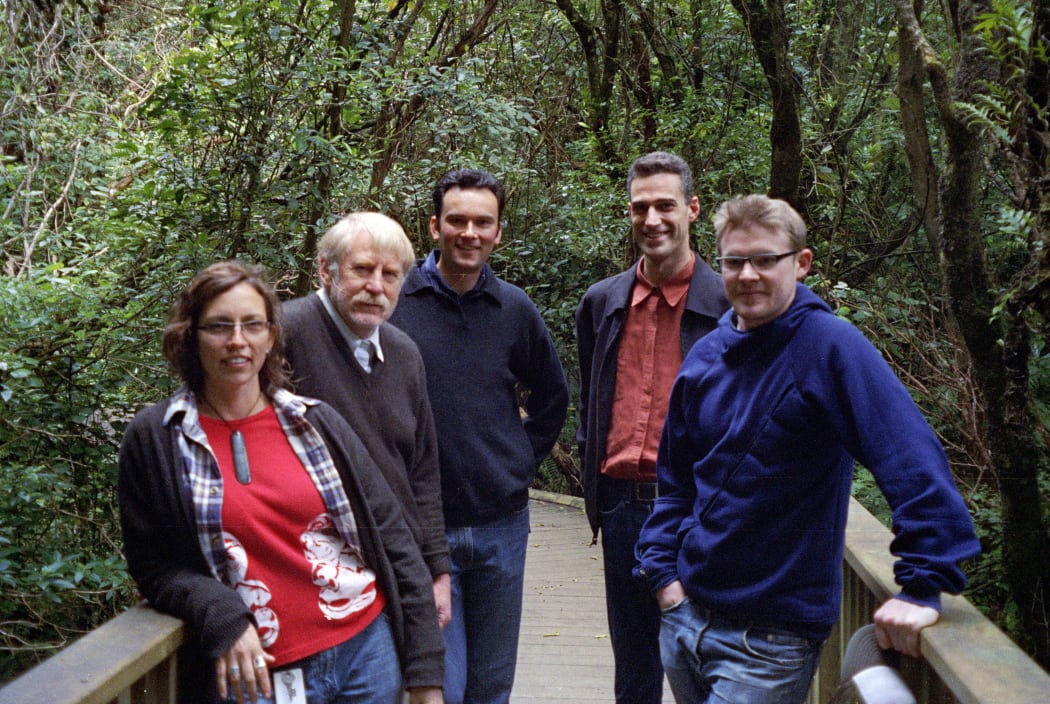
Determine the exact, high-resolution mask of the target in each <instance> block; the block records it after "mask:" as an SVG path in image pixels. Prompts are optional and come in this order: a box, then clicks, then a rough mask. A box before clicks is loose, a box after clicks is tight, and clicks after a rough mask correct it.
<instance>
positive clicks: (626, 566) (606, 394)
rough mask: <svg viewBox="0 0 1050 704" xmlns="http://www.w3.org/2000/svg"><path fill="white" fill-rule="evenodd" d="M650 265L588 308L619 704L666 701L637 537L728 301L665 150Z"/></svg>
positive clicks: (687, 193)
mask: <svg viewBox="0 0 1050 704" xmlns="http://www.w3.org/2000/svg"><path fill="white" fill-rule="evenodd" d="M627 193H628V196H629V198H630V203H629V204H628V215H629V216H630V219H631V232H632V236H633V237H634V241H635V243H636V244H637V245H638V248H639V250H641V253H642V257H641V259H640V260H639V261H638V263H637V264H636V265H634V266H632V267H631V268H630V269H628V270H627V271H625V272H623V273H621V274H617V275H616V276H612V277H610V278H608V279H605V280H603V281H600V282H598V283H596V284H594V285H593V286H591V287H590V289H588V291H587V293H586V294H584V296H583V299H582V300H581V301H580V305H579V307H578V308H577V309H576V339H577V347H578V351H579V359H580V406H579V408H580V424H579V428H578V430H577V433H576V442H577V445H578V446H579V451H580V457H581V459H582V462H583V470H582V474H583V485H584V497H585V500H586V506H587V517H588V519H589V520H590V523H591V528H592V529H593V530H594V535H595V539H597V536H598V533H599V531H600V532H601V535H602V556H603V560H604V565H605V597H606V608H607V614H608V619H609V634H610V637H611V640H612V647H613V656H614V658H615V660H616V684H615V692H616V701H617V702H618V703H619V704H650V703H653V704H658V703H659V702H660V700H661V695H662V691H663V668H662V666H661V665H660V647H659V634H660V613H659V609H658V608H657V604H656V600H655V599H654V598H653V596H652V594H651V593H650V591H649V589H648V586H647V585H646V584H644V583H643V582H642V581H640V580H638V579H637V578H635V577H633V576H632V574H631V570H632V569H633V568H634V566H635V565H636V564H637V560H636V559H635V555H634V548H635V544H636V543H637V541H638V533H639V531H640V530H641V527H642V524H643V523H644V522H645V519H646V518H647V517H648V515H649V512H650V511H651V510H652V505H653V499H654V498H655V497H656V452H657V447H658V445H659V442H660V432H661V430H662V429H663V424H664V418H665V416H666V414H667V403H668V399H669V396H670V392H671V385H672V383H673V382H674V379H675V376H676V374H677V373H678V367H679V366H680V365H681V363H682V360H683V359H684V358H685V354H686V352H688V351H689V348H690V347H692V346H693V343H694V342H696V341H697V340H698V339H700V337H702V336H703V335H705V334H707V333H708V332H710V331H711V330H713V329H714V328H715V326H716V325H717V323H718V319H719V317H720V316H721V315H722V313H723V312H725V310H726V309H727V308H728V305H729V304H728V302H727V301H726V299H725V294H724V290H723V287H722V282H721V279H720V278H719V276H718V275H717V274H715V273H714V271H712V270H711V267H710V266H708V265H707V263H706V262H704V261H703V260H702V259H701V258H700V257H699V256H698V255H696V254H695V253H694V252H693V250H692V248H691V247H690V242H689V227H690V225H691V224H692V223H693V221H694V220H696V218H697V216H698V215H699V214H700V201H699V199H698V198H697V197H696V195H694V194H693V178H692V172H691V171H690V169H689V165H688V164H687V163H686V162H685V161H684V160H682V159H681V158H680V157H677V156H675V155H673V154H668V153H666V152H653V153H651V154H647V155H645V156H643V157H640V158H638V159H637V160H635V162H634V163H633V164H632V165H631V168H630V170H629V171H628V172H627Z"/></svg>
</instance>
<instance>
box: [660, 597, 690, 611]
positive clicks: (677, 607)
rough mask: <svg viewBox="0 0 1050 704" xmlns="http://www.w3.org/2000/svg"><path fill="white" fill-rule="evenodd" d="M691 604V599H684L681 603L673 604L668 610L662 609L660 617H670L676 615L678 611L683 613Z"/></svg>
mask: <svg viewBox="0 0 1050 704" xmlns="http://www.w3.org/2000/svg"><path fill="white" fill-rule="evenodd" d="M689 603H690V602H689V597H688V596H686V597H683V598H682V600H681V601H677V602H675V603H673V604H671V605H670V606H668V607H667V608H666V609H660V615H661V616H670V615H672V614H674V613H675V612H676V611H681V610H682V609H683V608H684V607H686V606H688V605H689Z"/></svg>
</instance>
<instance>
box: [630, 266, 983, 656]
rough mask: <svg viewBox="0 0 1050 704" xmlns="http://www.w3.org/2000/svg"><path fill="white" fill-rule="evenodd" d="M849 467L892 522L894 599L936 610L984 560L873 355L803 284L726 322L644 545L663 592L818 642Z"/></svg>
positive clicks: (700, 370) (680, 422)
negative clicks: (755, 315) (743, 321)
mask: <svg viewBox="0 0 1050 704" xmlns="http://www.w3.org/2000/svg"><path fill="white" fill-rule="evenodd" d="M854 460H856V461H858V462H860V463H861V464H863V465H864V466H866V467H867V468H868V469H870V470H871V472H872V474H873V475H874V476H875V479H876V481H877V482H878V484H879V487H880V488H881V489H882V492H883V494H884V495H885V496H886V499H887V501H888V502H889V505H890V507H891V508H892V509H893V526H892V528H893V532H894V535H895V537H894V539H893V541H892V543H891V545H890V550H891V552H892V553H893V554H894V555H896V556H897V557H898V558H899V559H898V561H897V562H896V563H895V565H894V572H895V575H896V579H897V582H898V583H899V584H900V586H901V594H900V598H902V599H904V600H906V601H910V602H912V603H917V604H922V605H926V606H932V607H934V608H939V606H940V593H941V592H950V593H958V592H959V591H960V590H962V588H963V587H964V586H965V584H966V579H965V577H964V575H963V572H962V570H961V569H960V568H959V563H960V562H961V561H963V560H966V559H968V558H972V557H974V556H976V555H977V554H978V552H979V550H980V548H979V544H978V542H977V537H976V536H975V534H974V531H973V524H972V521H971V520H970V516H969V514H968V513H967V510H966V506H965V504H964V503H963V501H962V498H961V497H960V496H959V493H958V491H957V490H956V488H955V484H954V480H953V478H952V474H951V471H950V469H949V466H948V462H947V459H946V457H945V455H944V450H943V449H942V448H941V445H940V443H939V442H938V440H937V437H936V436H935V435H934V433H933V431H932V429H931V428H930V427H929V425H928V424H927V423H926V421H925V419H924V418H923V416H922V413H921V412H920V411H919V409H918V408H917V407H916V406H915V404H914V403H913V402H912V400H911V397H910V396H909V395H908V392H907V390H906V389H905V388H904V386H903V385H902V384H901V383H900V381H898V380H897V378H896V376H895V375H894V373H893V371H892V370H891V369H890V367H889V365H887V364H886V362H885V360H883V358H882V356H881V355H880V354H879V352H878V350H876V349H875V347H874V346H873V345H872V344H871V343H870V342H869V341H868V340H867V339H866V338H865V337H864V336H863V335H862V334H861V333H860V331H859V330H857V329H856V328H855V327H853V326H852V325H850V324H849V323H847V322H846V321H844V320H841V319H839V318H837V317H836V316H835V315H834V314H833V313H832V312H831V309H830V308H829V307H828V306H827V304H825V303H824V302H823V301H821V300H820V299H819V298H818V297H817V296H816V295H815V294H814V293H813V292H812V291H810V290H809V289H808V288H806V287H805V286H803V285H801V284H798V285H797V287H796V296H795V301H794V303H793V304H792V306H791V307H790V308H789V309H788V310H787V311H786V312H785V313H784V314H783V315H781V316H780V317H778V318H776V319H775V320H773V321H771V322H769V323H767V324H765V325H763V326H761V327H759V328H756V329H755V330H752V331H750V332H742V331H739V330H737V329H735V327H734V326H733V314H732V311H729V312H728V313H726V314H725V315H724V316H723V317H722V319H721V320H720V321H719V327H718V329H717V330H715V331H714V332H712V333H710V334H709V335H707V336H706V337H704V338H702V339H701V340H700V341H699V342H698V343H697V344H696V345H695V346H694V347H693V349H692V350H691V351H690V353H689V355H688V356H687V357H686V359H685V361H684V362H683V363H682V367H681V370H680V372H679V375H678V378H677V379H676V381H675V385H674V388H673V390H672V392H671V402H670V406H669V411H668V415H667V421H666V423H665V425H664V433H663V436H662V439H661V443H660V453H659V460H658V463H657V473H658V478H659V498H658V499H657V501H656V504H655V506H654V510H653V514H652V515H651V516H650V518H649V520H648V521H647V523H646V524H645V527H644V529H643V530H642V534H641V538H640V540H639V543H638V552H639V556H640V559H641V571H642V572H643V573H644V574H645V575H646V576H647V577H648V578H649V580H650V585H651V587H652V588H653V589H654V590H655V589H659V588H661V587H663V586H665V585H667V584H669V583H670V582H672V581H673V580H675V579H680V580H681V582H682V584H683V586H684V587H685V590H686V593H687V594H688V595H689V596H690V598H692V599H693V600H694V601H697V602H699V603H700V604H702V605H704V606H707V607H709V608H713V609H715V610H716V611H719V612H721V613H723V614H727V615H730V616H736V617H741V618H746V619H749V620H754V621H758V622H764V623H767V624H772V625H780V626H784V627H786V628H790V629H792V630H794V631H796V632H800V633H803V634H805V635H810V636H813V637H817V638H823V637H825V636H826V635H827V634H828V632H829V631H830V629H831V627H832V625H833V624H834V623H835V621H836V620H837V619H838V615H839V600H840V594H841V591H842V578H841V573H842V555H843V550H844V543H845V525H846V514H847V508H848V502H849V494H850V479H851V477H852V471H853V463H854Z"/></svg>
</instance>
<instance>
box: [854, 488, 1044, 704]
mask: <svg viewBox="0 0 1050 704" xmlns="http://www.w3.org/2000/svg"><path fill="white" fill-rule="evenodd" d="M892 538H893V535H892V533H891V532H890V531H889V530H888V529H887V528H886V527H885V526H883V525H882V524H881V523H879V521H878V520H877V519H876V518H875V517H874V516H872V515H871V514H870V513H868V512H867V511H866V510H865V509H864V508H863V507H862V506H861V505H860V504H859V503H857V502H856V501H854V500H851V504H850V513H849V524H848V528H847V540H846V562H847V564H848V565H849V566H850V567H851V568H852V569H853V570H854V571H855V572H857V574H858V575H859V576H860V577H861V578H862V579H863V580H864V583H865V584H866V586H867V587H868V589H870V590H871V591H873V592H874V593H875V596H876V599H877V601H878V602H881V601H883V600H885V599H887V598H889V597H891V596H893V595H895V594H896V593H897V592H898V591H899V588H898V587H897V585H896V583H895V582H894V580H893V561H894V559H895V558H894V557H893V556H892V555H891V554H890V552H889V545H890V540H891V539H892ZM869 620H870V616H869ZM920 646H921V649H922V654H923V656H924V658H925V659H926V661H927V662H928V663H929V665H930V666H931V667H932V669H933V670H934V671H935V672H936V674H937V676H938V677H939V678H940V680H941V681H943V683H944V685H945V686H946V687H947V688H948V689H950V690H951V693H952V694H953V695H954V696H955V697H956V698H957V699H958V701H959V702H961V703H962V704H992V703H993V702H994V704H1032V703H1033V702H1047V701H1050V694H1048V693H1050V674H1047V673H1046V671H1044V670H1043V669H1042V668H1040V667H1039V665H1037V664H1036V663H1035V661H1034V660H1032V659H1031V658H1030V657H1029V656H1028V655H1027V654H1026V653H1025V652H1024V651H1022V650H1021V649H1020V648H1019V647H1018V646H1017V645H1016V644H1015V643H1014V642H1013V641H1011V640H1010V639H1009V638H1008V637H1007V636H1006V634H1004V633H1003V632H1002V631H1000V630H999V629H998V628H996V626H995V624H993V623H992V622H991V621H989V620H988V619H987V618H985V617H984V616H983V615H982V614H981V613H980V612H979V611H978V610H977V609H976V607H974V606H973V605H972V604H970V603H969V602H968V601H966V600H965V599H963V598H961V597H952V596H945V597H944V600H943V610H942V613H941V619H940V621H939V622H938V623H937V624H936V625H935V626H932V627H930V628H927V629H925V630H924V631H923V633H922V639H921V642H920ZM931 688H932V690H933V691H935V690H936V689H937V688H936V687H935V686H932V685H931ZM932 698H933V699H934V700H940V698H941V697H940V696H939V695H936V694H935V695H933V696H932Z"/></svg>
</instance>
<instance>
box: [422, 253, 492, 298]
mask: <svg viewBox="0 0 1050 704" xmlns="http://www.w3.org/2000/svg"><path fill="white" fill-rule="evenodd" d="M440 258H441V250H440V249H434V250H431V252H430V255H429V256H428V257H427V258H426V259H425V260H424V261H423V266H421V267H420V273H422V274H423V277H424V278H425V279H426V281H427V283H428V284H430V285H431V286H433V287H434V288H436V289H437V290H439V291H441V292H443V293H445V294H447V295H449V296H452V297H453V298H460V295H459V294H458V293H457V292H456V291H455V290H454V289H453V288H452V287H451V286H449V285H448V282H447V281H445V277H444V276H442V275H441V272H440V271H438V268H437V263H438V259H440ZM488 277H489V267H488V264H485V265H484V266H482V267H481V274H480V275H479V276H478V281H477V283H475V284H474V288H472V289H470V290H469V291H467V292H466V293H464V294H463V295H464V296H469V295H470V294H472V293H476V292H478V291H482V290H484V289H485V284H486V283H488Z"/></svg>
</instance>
